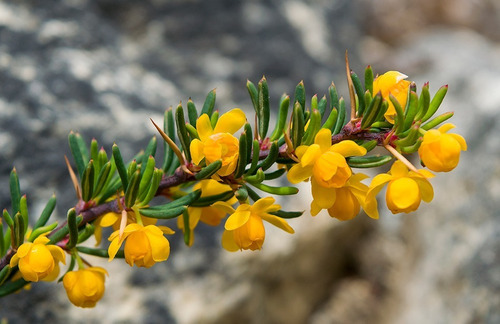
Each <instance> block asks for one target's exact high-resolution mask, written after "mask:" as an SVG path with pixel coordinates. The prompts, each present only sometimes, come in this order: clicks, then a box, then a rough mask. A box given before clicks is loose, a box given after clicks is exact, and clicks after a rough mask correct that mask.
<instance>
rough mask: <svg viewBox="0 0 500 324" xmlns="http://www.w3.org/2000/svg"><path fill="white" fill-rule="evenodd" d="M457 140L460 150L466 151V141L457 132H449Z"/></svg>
mask: <svg viewBox="0 0 500 324" xmlns="http://www.w3.org/2000/svg"><path fill="white" fill-rule="evenodd" d="M450 136H452V137H453V138H454V139H455V140H456V141H457V142H458V144H460V148H461V149H462V151H467V143H466V142H465V138H463V137H462V136H460V135H458V134H450Z"/></svg>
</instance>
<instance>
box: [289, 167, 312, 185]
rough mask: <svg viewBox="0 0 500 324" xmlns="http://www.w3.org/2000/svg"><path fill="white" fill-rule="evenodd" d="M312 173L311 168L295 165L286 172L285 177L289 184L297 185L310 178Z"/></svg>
mask: <svg viewBox="0 0 500 324" xmlns="http://www.w3.org/2000/svg"><path fill="white" fill-rule="evenodd" d="M312 173H313V166H307V167H303V166H302V165H300V164H295V165H294V166H293V167H292V168H291V169H290V170H288V173H287V175H286V177H287V179H288V181H290V182H291V183H293V184H297V183H299V182H302V181H304V180H306V179H308V178H309V177H311V175H312Z"/></svg>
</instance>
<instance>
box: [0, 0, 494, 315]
mask: <svg viewBox="0 0 500 324" xmlns="http://www.w3.org/2000/svg"><path fill="white" fill-rule="evenodd" d="M499 41H500V3H499V2H498V1H497V0H483V1H480V0H477V1H469V0H455V1H452V0H439V1H433V0H422V1H411V0H403V1H402V0H377V1H371V0H359V1H348V0H334V1H332V0H303V1H287V0H270V1H264V0H262V1H259V0H254V1H234V0H217V1H201V0H149V1H140V2H139V1H130V0H122V1H112V0H94V1H89V0H65V1H51V0H39V1H27V0H26V1H23V0H17V1H5V0H4V1H2V2H0V184H2V185H1V186H0V203H1V204H0V207H1V208H4V207H9V206H10V198H9V194H8V175H9V172H10V170H11V169H12V166H15V167H16V168H17V170H18V172H19V174H20V177H21V187H22V190H23V191H24V192H26V193H27V195H28V199H29V201H30V206H29V209H30V211H31V212H32V213H34V214H35V215H36V214H38V213H39V212H40V211H41V209H42V208H43V206H44V204H45V202H46V200H47V199H48V198H49V197H50V196H51V195H52V193H53V192H55V193H56V194H57V197H58V209H57V214H58V217H63V216H64V215H65V212H66V210H67V209H68V208H69V207H70V206H71V204H72V203H74V194H73V193H72V189H71V184H70V180H69V177H68V176H67V171H66V168H65V166H64V159H63V156H64V154H66V155H68V154H69V150H68V148H67V145H66V142H67V135H68V133H69V131H70V130H74V131H79V132H80V133H82V134H83V135H84V136H85V137H86V138H87V139H88V140H90V139H91V138H92V137H95V138H96V139H98V140H99V142H100V144H101V145H103V146H104V147H105V148H106V149H110V147H111V145H112V143H113V142H115V141H116V143H117V144H119V145H120V148H121V150H122V153H123V154H124V155H125V156H126V157H132V156H133V154H134V153H135V152H136V151H137V150H139V149H140V148H141V147H143V146H145V145H146V143H147V142H148V141H149V139H150V138H151V136H153V135H154V134H155V132H154V130H153V128H152V126H151V125H150V122H149V118H150V117H152V118H154V119H155V120H158V121H159V120H161V118H162V117H161V116H162V114H163V111H164V109H165V108H166V107H168V106H169V105H176V104H177V103H178V102H179V100H182V101H183V102H186V101H187V99H188V98H189V97H192V98H193V100H194V102H195V103H196V104H198V105H201V104H202V102H203V100H204V96H205V95H206V93H207V92H208V91H210V90H211V89H213V88H217V107H218V108H219V109H221V110H222V111H226V110H227V109H229V108H232V107H236V106H237V107H242V108H244V109H246V110H247V111H249V112H250V109H251V108H250V107H251V102H250V100H249V99H248V96H247V93H246V89H245V82H246V79H247V78H248V79H250V80H252V81H254V82H257V81H258V80H259V79H260V77H261V76H262V75H266V77H267V79H268V81H269V84H270V87H271V102H272V103H274V104H276V103H277V101H278V99H279V96H280V95H281V94H282V93H283V92H288V93H292V92H293V89H294V88H295V85H296V84H297V83H298V82H299V81H300V80H304V82H305V85H306V89H307V91H308V93H309V94H310V95H313V94H314V93H318V94H320V95H321V94H323V93H325V92H326V89H327V87H328V85H329V84H330V82H331V81H332V80H333V81H335V83H336V84H337V85H338V87H339V88H340V91H341V93H342V94H344V96H346V95H347V91H346V87H345V85H344V83H345V82H344V76H343V71H344V67H343V56H344V51H345V50H346V49H347V50H349V55H350V59H351V67H352V68H353V69H354V70H356V71H359V72H361V71H362V70H363V69H364V67H365V66H366V65H367V64H371V65H372V66H373V68H374V70H375V71H377V72H380V73H383V72H384V71H386V70H388V69H391V70H392V69H396V70H400V71H402V72H404V73H405V74H407V75H409V76H410V78H411V79H412V80H415V81H416V82H417V84H418V85H419V86H421V85H422V84H423V82H425V81H430V82H431V91H432V92H434V91H436V90H437V89H438V87H439V86H441V85H443V84H449V86H450V91H449V93H448V95H447V97H446V99H445V101H444V104H443V107H442V109H443V110H445V111H449V110H452V111H455V117H454V119H453V122H454V123H455V124H456V125H457V132H459V133H460V134H462V135H463V136H464V137H465V138H466V139H467V142H468V145H469V150H468V151H467V152H466V153H465V154H463V157H462V160H461V164H460V165H459V167H458V168H457V169H456V170H455V171H454V172H452V173H451V174H439V175H438V177H436V178H435V179H434V180H433V181H432V183H433V185H434V188H435V192H436V196H435V199H434V201H433V202H432V203H431V204H430V205H424V206H422V207H421V208H420V209H419V210H418V211H417V212H415V213H413V214H410V215H392V214H390V213H389V212H387V211H386V212H382V213H381V219H380V220H379V221H373V220H371V219H369V218H368V217H366V216H365V215H360V216H358V217H357V219H355V220H354V221H351V222H348V223H340V222H338V221H336V220H333V219H330V218H329V217H328V216H327V215H325V214H322V215H319V216H318V217H316V218H314V219H312V218H310V217H308V216H307V215H306V216H304V217H303V218H302V219H299V220H294V221H292V222H291V225H292V226H293V227H294V228H295V229H296V232H297V233H296V234H295V235H293V236H290V235H288V234H286V233H283V232H281V231H279V230H274V229H271V228H268V233H267V238H266V244H265V248H264V249H263V250H262V251H261V252H258V253H247V252H243V253H233V254H231V253H228V252H225V251H224V250H223V249H222V248H221V247H220V243H219V237H220V236H219V235H220V233H219V232H218V229H212V228H207V227H202V226H200V228H198V229H199V231H198V232H197V236H196V242H195V245H194V247H193V248H190V249H188V248H186V247H184V246H183V244H182V243H181V237H180V236H179V235H175V236H174V237H172V239H171V240H170V241H171V244H172V250H173V253H172V255H171V257H170V259H169V260H168V262H165V263H161V264H157V265H155V266H154V267H153V268H151V269H149V270H144V269H136V268H134V269H131V268H130V267H129V266H128V265H126V264H124V263H123V264H122V263H121V262H116V261H115V262H113V263H110V264H108V263H107V261H106V260H97V259H92V262H94V263H95V264H96V265H101V266H105V267H106V268H107V269H108V270H109V272H110V274H111V276H110V277H109V280H108V281H107V290H106V295H105V297H104V298H103V300H102V301H101V302H100V303H99V304H98V306H97V307H96V308H94V309H92V310H84V309H78V308H75V307H73V306H72V305H71V304H70V303H69V301H68V300H67V298H66V296H65V293H64V289H63V288H62V285H61V284H59V285H55V284H53V283H52V284H44V283H41V284H36V285H33V287H32V289H31V291H30V292H26V291H23V292H20V293H18V294H16V295H12V296H8V297H5V298H3V299H1V300H0V319H7V320H8V321H9V322H10V323H24V322H32V323H35V322H48V321H51V322H55V323H57V322H72V323H100V322H105V323H135V322H143V323H317V324H322V323H499V322H500V294H499V292H500V222H499V220H498V219H499V217H500V213H499V212H498V210H500V153H499V152H500V139H499V138H500V127H499V122H500V117H499V116H500V114H499V113H498V112H499V111H500V91H499V87H500V44H499ZM308 192H309V189H308V187H307V186H304V187H303V190H301V194H302V196H301V198H303V199H293V200H290V201H281V203H282V204H285V203H286V204H287V207H288V209H293V208H295V209H304V208H307V204H306V203H304V202H306V201H307V199H309V198H308V197H309V194H308ZM171 225H172V226H173V227H175V225H174V224H171ZM198 229H197V230H198Z"/></svg>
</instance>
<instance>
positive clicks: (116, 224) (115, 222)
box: [94, 210, 158, 246]
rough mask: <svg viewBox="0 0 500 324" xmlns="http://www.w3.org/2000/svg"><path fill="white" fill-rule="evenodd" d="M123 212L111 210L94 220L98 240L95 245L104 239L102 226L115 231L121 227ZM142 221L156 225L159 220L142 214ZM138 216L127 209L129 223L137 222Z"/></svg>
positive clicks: (95, 235)
mask: <svg viewBox="0 0 500 324" xmlns="http://www.w3.org/2000/svg"><path fill="white" fill-rule="evenodd" d="M121 217H122V215H121V213H114V212H109V213H106V214H104V215H102V216H100V217H99V218H97V219H96V220H95V221H94V237H95V240H96V243H95V246H98V245H99V244H101V240H102V228H103V227H112V228H113V229H114V230H115V231H116V230H118V229H119V228H120V222H121ZM141 220H142V223H143V224H144V225H154V224H156V222H157V221H158V220H157V219H155V218H150V217H146V216H141ZM136 221H137V220H136V217H135V213H134V212H133V211H131V210H130V211H127V224H132V223H135V222H136Z"/></svg>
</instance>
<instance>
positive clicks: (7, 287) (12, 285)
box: [0, 270, 30, 297]
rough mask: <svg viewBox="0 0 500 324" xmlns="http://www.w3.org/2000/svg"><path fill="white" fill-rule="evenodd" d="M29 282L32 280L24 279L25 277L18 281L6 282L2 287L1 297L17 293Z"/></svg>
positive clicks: (0, 290) (0, 288)
mask: <svg viewBox="0 0 500 324" xmlns="http://www.w3.org/2000/svg"><path fill="white" fill-rule="evenodd" d="M7 271H8V270H7ZM29 283H30V282H28V281H26V280H24V279H23V278H21V279H18V280H16V281H9V282H6V283H4V284H3V285H2V286H1V287H0V297H3V296H7V295H10V294H12V293H15V292H16V291H18V290H19V289H21V288H23V287H24V286H26V285H27V284H29Z"/></svg>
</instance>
